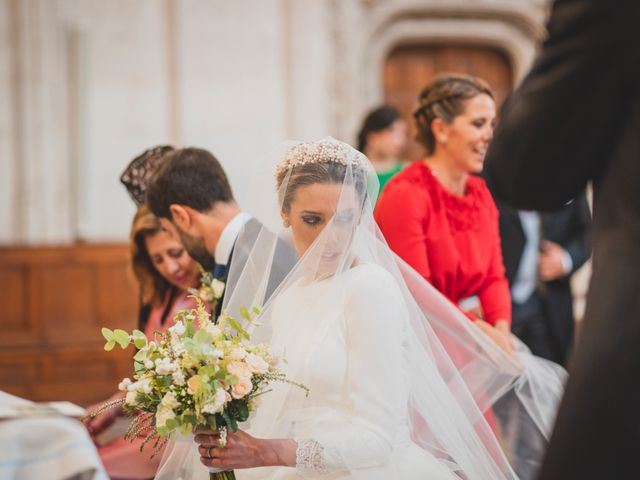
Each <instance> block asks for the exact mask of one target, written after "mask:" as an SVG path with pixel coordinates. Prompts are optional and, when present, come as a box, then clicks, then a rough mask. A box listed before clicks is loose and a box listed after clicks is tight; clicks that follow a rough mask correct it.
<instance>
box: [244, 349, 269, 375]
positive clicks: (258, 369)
mask: <svg viewBox="0 0 640 480" xmlns="http://www.w3.org/2000/svg"><path fill="white" fill-rule="evenodd" d="M244 361H245V362H247V365H248V366H249V369H250V370H251V371H252V372H253V373H265V372H266V371H267V370H269V364H268V363H267V362H265V361H264V359H263V358H262V357H261V356H259V355H256V354H254V353H250V354H249V355H247V358H245V359H244Z"/></svg>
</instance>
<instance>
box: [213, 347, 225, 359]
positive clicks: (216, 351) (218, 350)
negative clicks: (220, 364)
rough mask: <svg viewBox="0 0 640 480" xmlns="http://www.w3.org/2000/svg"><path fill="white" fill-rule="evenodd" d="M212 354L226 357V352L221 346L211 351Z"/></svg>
mask: <svg viewBox="0 0 640 480" xmlns="http://www.w3.org/2000/svg"><path fill="white" fill-rule="evenodd" d="M211 355H213V356H214V357H218V358H222V357H224V352H223V351H222V350H220V349H219V348H216V349H214V350H213V352H211Z"/></svg>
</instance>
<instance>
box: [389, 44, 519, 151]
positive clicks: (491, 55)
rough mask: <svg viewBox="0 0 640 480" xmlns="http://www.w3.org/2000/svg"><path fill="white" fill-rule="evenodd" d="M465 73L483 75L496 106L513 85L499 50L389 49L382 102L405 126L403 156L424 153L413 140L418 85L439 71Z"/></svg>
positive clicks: (441, 46) (448, 47)
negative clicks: (407, 133) (394, 109)
mask: <svg viewBox="0 0 640 480" xmlns="http://www.w3.org/2000/svg"><path fill="white" fill-rule="evenodd" d="M447 72H450V73H466V74H469V75H474V76H478V77H481V78H483V79H484V80H486V81H487V82H489V84H490V85H491V88H492V89H493V91H494V93H495V95H496V100H497V102H498V105H500V104H501V103H502V101H503V100H504V98H505V97H506V96H507V94H508V93H509V92H510V91H511V88H512V87H513V76H512V71H511V66H510V64H509V61H508V59H507V57H506V56H505V55H504V54H503V53H502V52H501V51H499V50H496V49H492V48H487V47H479V46H472V45H468V46H465V45H445V44H427V45H404V46H399V47H397V48H396V49H395V50H393V51H392V52H391V54H390V55H389V57H388V58H387V60H386V62H385V65H384V71H383V83H384V99H385V103H387V104H389V105H392V106H395V107H396V108H398V110H400V113H401V115H402V117H403V118H404V119H405V120H406V121H407V125H408V126H409V138H410V141H409V144H408V146H407V151H406V153H405V156H404V158H406V159H408V160H415V159H417V158H420V157H421V156H423V155H424V150H423V149H422V147H421V146H420V145H419V144H418V143H417V142H416V141H415V140H414V138H415V128H414V125H413V112H414V110H415V109H416V107H417V98H418V94H419V93H420V91H421V90H422V88H423V87H424V86H425V85H426V84H427V83H429V82H430V81H431V80H433V79H434V77H435V76H436V75H438V74H440V73H447Z"/></svg>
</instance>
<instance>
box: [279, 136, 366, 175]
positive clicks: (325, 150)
mask: <svg viewBox="0 0 640 480" xmlns="http://www.w3.org/2000/svg"><path fill="white" fill-rule="evenodd" d="M311 163H340V164H342V165H352V166H355V167H357V168H361V169H363V170H365V171H366V170H367V166H368V164H369V161H368V160H367V157H365V156H364V154H362V153H360V152H359V151H358V150H356V149H355V148H353V147H351V146H350V145H348V144H346V143H344V142H341V141H339V140H336V139H335V138H333V137H326V138H323V139H321V140H315V141H313V142H303V143H299V144H298V145H296V146H294V147H291V148H290V149H289V150H287V153H286V154H285V156H284V160H282V162H280V163H279V164H278V165H277V166H276V178H277V177H280V175H281V174H282V173H283V172H285V171H288V170H289V169H290V168H293V167H297V166H300V165H307V164H311Z"/></svg>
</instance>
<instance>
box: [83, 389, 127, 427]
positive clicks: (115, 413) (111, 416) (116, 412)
mask: <svg viewBox="0 0 640 480" xmlns="http://www.w3.org/2000/svg"><path fill="white" fill-rule="evenodd" d="M124 395H125V394H124V392H118V393H116V394H115V395H113V396H112V397H111V398H109V399H108V400H105V401H104V402H100V403H97V404H95V405H91V406H90V407H88V408H87V411H88V412H91V411H93V410H97V409H99V408H100V407H101V406H102V405H104V404H105V403H107V402H112V401H114V400H119V399H121V398H124ZM123 414H124V410H123V408H122V404H120V405H116V406H114V407H111V408H109V409H107V410H105V411H104V412H102V413H100V414H98V415H96V416H95V417H93V418H90V419H88V420H87V422H86V426H87V430H88V431H89V433H90V434H91V437H93V438H95V437H96V436H97V435H100V434H101V433H102V432H104V431H105V430H106V429H107V428H109V426H111V424H112V423H113V422H114V421H115V420H116V418H118V417H120V416H122V415H123Z"/></svg>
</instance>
